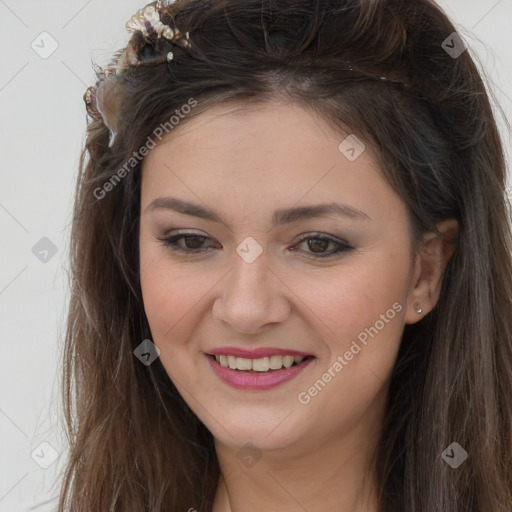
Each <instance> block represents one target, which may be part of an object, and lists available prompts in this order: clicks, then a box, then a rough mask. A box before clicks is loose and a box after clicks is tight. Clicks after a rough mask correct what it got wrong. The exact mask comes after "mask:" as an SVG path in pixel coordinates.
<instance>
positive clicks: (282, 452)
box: [139, 100, 457, 512]
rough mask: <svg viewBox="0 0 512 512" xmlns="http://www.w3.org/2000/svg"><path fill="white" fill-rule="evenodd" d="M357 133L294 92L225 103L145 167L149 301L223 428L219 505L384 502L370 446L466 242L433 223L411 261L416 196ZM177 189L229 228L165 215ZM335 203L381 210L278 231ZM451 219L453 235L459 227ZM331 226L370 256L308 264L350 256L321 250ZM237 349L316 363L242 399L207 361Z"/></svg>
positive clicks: (181, 381)
mask: <svg viewBox="0 0 512 512" xmlns="http://www.w3.org/2000/svg"><path fill="white" fill-rule="evenodd" d="M345 136H346V134H339V133H335V132H334V131H333V130H332V129H331V128H330V127H328V126H327V125H326V124H325V123H324V122H323V121H322V120H321V119H319V118H317V117H316V116H314V115H313V114H312V113H310V112H309V111H306V110H304V109H303V108H301V107H300V106H297V105H293V104H286V103H284V102H280V101H277V100H274V101H271V102H267V103H265V104H263V105H260V106H257V107H255V106H251V107H240V106H236V105H229V106H228V105H220V106H217V107H215V108H214V109H211V110H209V111H207V112H206V113H203V114H201V115H200V116H199V117H198V118H196V119H194V120H191V121H190V122H188V123H187V124H185V125H184V127H183V128H182V129H180V130H175V131H173V132H171V133H170V134H169V135H168V136H167V138H166V139H164V140H163V142H162V143H161V144H159V145H158V146H156V147H155V148H154V149H153V150H151V151H150V153H149V154H148V156H147V157H146V158H145V160H144V162H143V178H142V190H141V217H140V240H139V243H140V280H141V287H142V293H143V300H144V307H145V312H146V315H147V318H148V322H149V325H150V327H151V332H152V336H153V342H154V343H155V344H156V345H157V347H158V348H159V349H160V361H161V363H162V364H163V366H164V368H165V370H166V371H167V373H168V375H169V377H170V379H171V380H172V381H173V383H174V384H175V385H176V387H177V389H178V390H179V392H180V393H181V395H182V396H183V398H184V400H185V401H186V402H187V403H188V405H189V406H190V408H191V409H192V410H193V411H194V412H195V414H196V415H197V416H198V417H199V419H200V420H201V421H202V422H203V423H204V424H205V425H206V426H207V428H208V429H209V430H210V431H211V433H212V434H213V436H214V439H215V446H216V451H217V455H218V459H219V464H220V467H221V472H222V477H221V479H220V480H219V486H218V491H217V494H216V499H215V503H214V507H213V512H226V511H233V512H240V511H244V512H256V511H260V510H267V511H270V512H273V511H279V512H282V511H283V510H286V511H292V510H297V511H300V510H304V509H305V510H308V511H310V512H324V511H332V510H337V511H341V512H343V511H346V512H358V511H365V512H376V511H377V500H376V496H375V486H376V481H375V477H374V471H373V465H372V463H371V456H372V454H373V451H374V449H375V446H376V441H377V437H378V435H379V432H380V429H381V427H382V417H383V413H384V407H385V402H386V398H387V393H388V386H389V378H390V374H391V372H392V369H393V365H394V362H395V359H396V356H397V352H398V348H399V345H400V339H401V334H402V331H403V328H404V325H405V324H406V323H415V322H417V321H419V320H420V319H421V318H422V317H423V316H424V315H426V314H428V312H429V311H430V310H431V309H432V308H433V307H434V306H435V304H436V302H437V300H438V296H439V291H440V286H441V279H442V272H443V270H444V268H445V265H446V263H447V260H448V259H449V257H450V256H451V254H452V252H453V249H450V248H449V246H447V244H446V243H444V242H443V241H442V240H441V239H440V238H438V237H436V236H435V234H433V233H431V234H428V235H426V237H425V239H424V241H423V243H422V245H421V247H420V249H419V250H418V252H417V254H416V255H415V257H414V258H411V254H410V244H411V240H410V234H409V230H408V218H407V214H406V209H405V205H404V203H403V201H402V200H401V199H400V197H399V196H397V195H396V194H395V192H394V191H393V190H392V188H391V187H390V186H389V185H388V184H387V182H386V181H385V180H384V178H383V177H382V175H381V173H380V171H379V169H378V167H377V165H376V163H375V159H374V158H373V157H372V150H371V147H370V146H369V145H368V144H367V145H366V150H365V151H364V152H363V153H362V154H361V155H360V156H359V157H358V158H357V159H356V160H355V161H349V160H348V159H347V158H346V157H345V156H344V155H343V154H342V153H341V152H340V151H339V150H338V146H339V144H340V142H341V141H342V140H343V139H344V138H345ZM165 196H172V197H176V198H180V199H183V200H187V201H190V202H194V203H197V204H199V205H201V206H206V207H207V208H208V209H210V210H213V211H215V212H217V213H218V215H219V216H220V217H221V218H222V219H223V221H224V222H214V221H211V220H205V219H200V218H197V217H194V216H189V215H185V214H182V213H177V212H175V211H173V210H167V209H163V208H153V209H149V210H148V206H149V205H150V204H151V203H152V202H153V201H154V200H155V199H156V198H160V197H165ZM331 202H339V203H343V204H347V205H350V206H351V207H353V208H357V209H358V210H360V211H362V212H363V213H364V214H365V215H366V216H367V217H369V218H368V219H366V218H349V217H341V216H334V215H331V216H327V217H321V218H310V219H302V220H299V221H297V222H294V223H291V224H285V225H278V226H273V225H272V222H271V220H272V214H273V212H274V211H275V210H276V209H280V208H288V207H293V206H305V205H315V204H320V203H331ZM437 227H438V228H439V230H440V231H441V232H442V233H445V234H446V235H447V236H454V234H455V233H456V229H457V223H456V221H454V220H447V221H444V222H443V223H440V224H438V226H437ZM176 230H186V231H187V232H192V233H193V234H196V235H202V236H205V237H207V238H206V239H203V240H202V242H201V240H199V241H198V240H197V239H196V240H191V239H188V242H187V240H186V239H181V240H180V241H179V242H178V245H179V246H180V247H182V248H189V249H190V250H192V251H193V250H197V249H198V248H199V249H202V250H203V251H204V252H203V253H202V254H191V255H187V254H181V253H179V252H173V251H172V250H171V249H170V248H169V247H166V246H164V245H163V244H162V242H161V241H159V240H158V238H163V237H166V236H170V235H171V234H176ZM303 233H308V234H310V236H311V237H312V238H313V239H312V240H311V242H310V243H309V244H308V241H307V240H305V241H303V240H302V241H301V240H299V238H298V237H299V235H301V234H303ZM317 233H320V234H323V235H329V236H330V237H332V238H334V239H335V240H336V239H340V240H345V241H346V242H348V243H349V244H350V245H352V246H353V247H354V250H352V251H346V252H340V253H338V254H336V255H334V256H333V257H331V258H325V259H323V260H322V259H318V260H313V259H309V258H308V256H310V257H314V256H315V254H323V253H331V252H333V251H334V250H335V249H336V245H335V244H325V245H324V246H322V244H320V248H318V246H315V240H316V239H315V238H314V236H315V235H316V234H317ZM247 237H253V238H254V239H255V240H256V241H257V242H258V244H259V245H260V246H261V249H262V253H261V255H260V256H259V257H258V258H257V259H256V260H255V261H253V262H252V263H248V262H246V261H245V260H244V259H242V258H241V257H240V256H239V255H238V253H237V252H236V248H237V246H239V244H241V243H242V242H243V241H244V240H245V239H246V238H247ZM318 243H320V242H317V244H318ZM187 244H188V245H187ZM291 248H294V250H291ZM395 303H398V304H399V305H401V306H402V308H401V311H399V312H396V314H395V315H394V318H393V319H391V320H388V322H386V323H385V327H384V328H382V329H381V330H379V332H378V334H377V335H376V336H375V337H373V338H369V339H368V343H367V345H366V346H364V347H363V348H362V350H361V351H360V352H359V353H357V355H355V356H354V357H353V359H352V360H351V361H349V362H348V364H347V365H346V366H344V367H343V370H342V371H339V372H338V373H336V376H335V377H334V378H332V379H331V381H330V382H329V383H328V384H326V385H325V387H324V388H323V389H321V391H320V392H318V393H317V394H316V396H314V397H312V398H311V400H310V401H309V403H307V404H302V403H300V402H299V401H298V399H297V397H298V394H299V393H300V392H303V391H307V390H308V389H309V388H310V387H311V386H312V385H313V384H314V383H315V382H316V381H317V380H318V379H320V378H322V375H323V374H324V373H325V372H326V371H327V370H328V368H329V367H331V368H332V366H333V363H334V362H335V361H336V360H337V357H338V356H340V355H341V356H343V354H344V353H345V352H346V351H347V350H348V349H349V348H350V346H351V343H352V341H353V340H356V339H357V336H358V334H359V333H361V332H362V331H364V330H365V328H368V327H370V326H374V325H375V324H376V321H377V320H379V319H380V318H381V316H380V315H382V314H386V311H387V310H389V309H390V308H392V305H393V304H395ZM418 306H420V307H421V309H422V313H421V314H418V313H417V312H416V309H417V308H418ZM226 345H230V346H238V347H244V348H254V347H278V348H290V349H295V350H299V351H302V352H306V353H309V354H312V355H314V356H315V359H314V360H313V362H312V363H311V364H310V365H309V367H307V368H306V369H305V370H304V371H302V373H300V374H299V375H298V376H297V377H295V378H294V379H292V380H291V381H288V382H286V383H284V384H281V385H280V386H278V387H276V388H274V389H271V390H266V391H242V390H236V389H234V388H231V387H230V386H228V385H226V384H224V383H223V382H222V381H221V380H220V379H219V378H218V377H217V376H216V375H215V374H214V373H213V371H212V370H211V368H210V365H209V363H208V360H207V358H206V356H205V352H208V351H209V350H211V349H213V348H215V347H219V346H226ZM247 443H252V445H254V446H255V447H256V449H253V450H254V451H253V453H252V455H255V456H256V457H259V459H258V460H257V461H256V463H255V464H253V465H252V466H249V465H246V462H245V461H244V460H242V457H239V456H238V455H237V453H238V451H239V450H240V448H241V447H243V446H245V445H246V444H247ZM191 506H194V504H191ZM198 506H199V504H195V507H196V508H198ZM301 507H302V508H301Z"/></svg>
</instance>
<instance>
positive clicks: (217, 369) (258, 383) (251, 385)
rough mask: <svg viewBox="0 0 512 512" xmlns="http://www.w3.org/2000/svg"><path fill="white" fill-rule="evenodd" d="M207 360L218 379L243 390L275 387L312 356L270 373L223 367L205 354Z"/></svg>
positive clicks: (302, 368)
mask: <svg viewBox="0 0 512 512" xmlns="http://www.w3.org/2000/svg"><path fill="white" fill-rule="evenodd" d="M206 357H207V358H208V362H209V363H210V366H211V367H212V370H213V371H214V373H215V374H216V375H217V377H219V379H220V380H222V381H223V382H225V383H226V384H228V385H230V386H231V387H233V388H236V389H243V390H245V391H263V390H267V389H272V388H275V387H276V386H279V384H283V383H284V382H288V381H289V380H291V379H293V378H294V377H296V376H297V375H298V374H299V373H300V372H302V370H304V369H305V368H306V367H307V366H309V364H310V363H311V361H313V359H314V358H312V357H309V358H308V359H305V360H304V361H302V362H301V363H300V364H298V365H297V366H292V367H290V368H283V369H282V370H275V371H273V372H270V373H263V372H262V373H260V374H258V373H245V372H242V371H239V370H232V369H231V368H224V366H222V365H221V364H220V363H218V362H217V361H216V360H215V358H213V357H211V356H209V355H207V356H206Z"/></svg>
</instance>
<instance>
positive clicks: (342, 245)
mask: <svg viewBox="0 0 512 512" xmlns="http://www.w3.org/2000/svg"><path fill="white" fill-rule="evenodd" d="M190 238H204V239H209V238H208V237H207V236H204V235H199V234H196V233H181V234H177V235H173V236H170V237H167V238H158V237H157V240H159V241H160V242H162V245H164V246H165V247H168V248H169V249H170V250H171V251H177V252H181V253H184V254H201V253H203V252H204V251H202V250H201V249H183V248H181V247H178V245H177V242H178V240H181V239H190ZM210 240H211V239H210ZM305 240H321V241H325V242H331V243H333V244H335V245H337V249H336V250H335V251H333V252H331V253H329V254H317V255H315V256H306V258H309V259H312V260H321V259H325V258H332V257H334V256H335V255H337V254H339V253H343V252H350V251H353V250H354V247H352V246H351V245H350V244H348V243H347V242H345V241H343V240H340V241H337V240H335V239H333V238H331V237H327V236H323V235H322V234H321V233H313V234H310V233H306V234H305V235H301V239H300V241H299V244H300V243H302V242H304V241H305ZM297 245H298V244H297ZM292 250H294V249H292ZM313 254H314V253H313Z"/></svg>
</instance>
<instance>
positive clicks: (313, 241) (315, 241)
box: [308, 238, 329, 252]
mask: <svg viewBox="0 0 512 512" xmlns="http://www.w3.org/2000/svg"><path fill="white" fill-rule="evenodd" d="M328 243H329V241H328V240H320V239H317V238H314V239H311V240H309V243H308V245H309V246H310V247H309V248H310V249H313V248H314V247H311V245H313V246H316V248H317V249H318V248H320V249H321V250H325V249H326V248H327V247H326V244H328ZM319 244H321V247H320V246H319ZM313 252H315V251H313Z"/></svg>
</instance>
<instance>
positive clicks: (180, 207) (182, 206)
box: [145, 197, 371, 226]
mask: <svg viewBox="0 0 512 512" xmlns="http://www.w3.org/2000/svg"><path fill="white" fill-rule="evenodd" d="M157 209H164V210H174V211H176V212H179V213H182V214H184V215H191V216H194V217H199V218H201V219H205V220H210V221H213V222H220V223H222V224H224V225H227V224H226V223H225V222H224V221H223V220H222V218H221V217H220V215H218V214H217V213H215V212H214V211H212V210H209V209H207V208H204V207H203V206H201V205H198V204H194V203H190V202H188V201H184V200H183V199H178V198H176V197H159V198H158V199H155V200H154V201H153V202H152V203H151V204H150V205H149V206H148V207H147V208H146V210H145V213H146V214H147V213H150V212H152V211H154V210H157ZM329 215H337V216H342V217H349V218H351V219H356V220H371V219H370V217H368V215H366V213H364V212H362V211H360V210H358V209H356V208H353V207H352V206H348V205H346V204H341V203H327V204H318V205H313V206H299V207H294V208H283V209H280V210H276V211H275V212H274V215H273V218H272V221H273V225H274V226H277V225H282V224H290V223H292V222H297V221H299V220H305V219H310V218H316V217H326V216H329Z"/></svg>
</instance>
